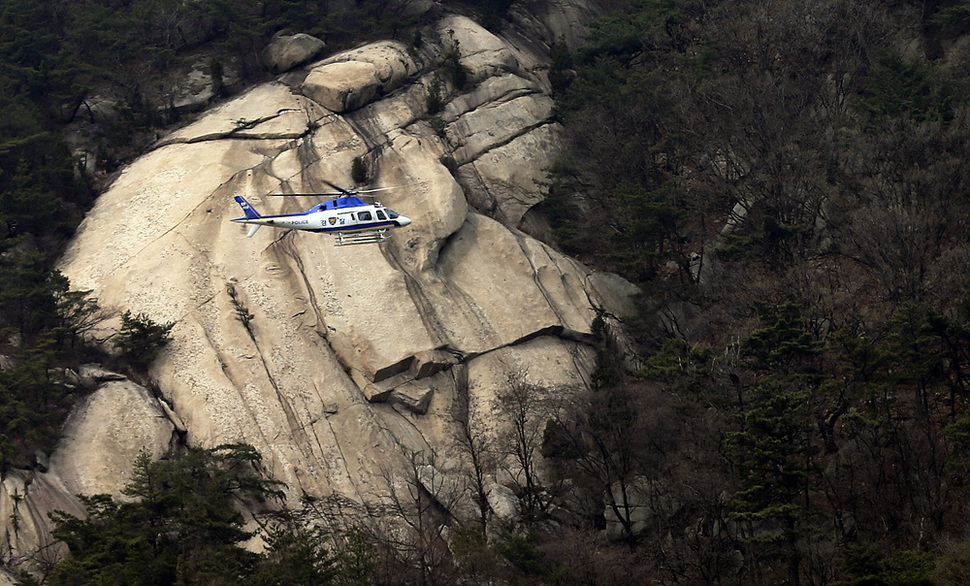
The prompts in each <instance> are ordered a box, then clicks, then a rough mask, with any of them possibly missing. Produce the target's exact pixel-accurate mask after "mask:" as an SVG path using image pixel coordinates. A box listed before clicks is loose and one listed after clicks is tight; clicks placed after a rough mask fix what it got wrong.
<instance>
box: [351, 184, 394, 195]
mask: <svg viewBox="0 0 970 586" xmlns="http://www.w3.org/2000/svg"><path fill="white" fill-rule="evenodd" d="M399 187H407V185H391V186H390V187H376V188H374V189H361V190H360V191H355V192H354V193H374V192H375V191H387V190H388V189H397V188H399Z"/></svg>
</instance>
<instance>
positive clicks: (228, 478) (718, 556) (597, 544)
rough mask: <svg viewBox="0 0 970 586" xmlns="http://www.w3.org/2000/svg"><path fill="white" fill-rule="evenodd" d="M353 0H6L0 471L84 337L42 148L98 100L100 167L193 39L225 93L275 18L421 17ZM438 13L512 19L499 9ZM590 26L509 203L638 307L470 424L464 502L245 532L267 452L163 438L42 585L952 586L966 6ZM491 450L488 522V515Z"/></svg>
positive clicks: (711, 11) (66, 527) (83, 194)
mask: <svg viewBox="0 0 970 586" xmlns="http://www.w3.org/2000/svg"><path fill="white" fill-rule="evenodd" d="M345 4H346V5H345V6H343V9H342V10H336V9H334V8H333V5H332V4H331V3H325V2H312V1H306V2H298V1H286V0H278V1H270V2H263V3H258V4H256V3H246V2H234V1H232V0H210V1H200V2H181V1H176V0H141V1H138V0H132V1H115V2H107V1H102V2H97V1H94V0H86V1H83V2H63V1H54V0H47V1H41V2H26V1H15V0H2V1H0V85H2V88H3V90H2V92H0V355H3V356H4V360H5V362H4V365H3V368H2V370H0V433H2V436H0V473H2V472H3V471H4V470H6V469H7V468H9V467H30V466H32V465H33V457H34V454H35V453H36V451H37V450H41V451H45V450H50V449H51V447H52V446H53V445H54V442H55V441H56V439H57V429H58V426H59V424H60V422H61V420H62V418H63V416H64V414H65V413H66V412H67V410H68V409H69V407H70V405H71V404H72V402H73V401H74V400H75V399H76V396H75V394H74V393H76V392H77V391H76V390H74V389H71V388H70V387H68V386H65V385H64V384H62V383H61V382H60V381H59V380H58V377H57V374H56V373H57V372H58V371H57V368H58V367H66V366H74V365H76V364H77V363H79V362H80V361H82V360H86V359H89V358H91V356H90V353H92V352H94V350H92V349H90V348H85V347H84V345H83V344H82V343H81V342H80V335H81V334H82V333H83V331H84V329H85V328H86V327H87V324H88V323H89V322H90V319H91V317H92V316H94V315H96V314H97V311H98V309H97V304H96V300H92V299H90V298H89V297H88V296H87V295H85V294H84V293H83V292H80V293H79V292H72V291H71V290H70V286H69V283H67V282H66V280H65V279H63V277H61V276H60V275H58V274H57V273H56V272H53V271H52V270H51V267H52V266H53V263H54V261H55V260H56V258H57V255H58V254H59V252H60V250H61V247H62V246H63V244H64V242H65V241H66V239H67V238H69V237H70V235H71V233H72V230H73V228H74V226H75V225H76V224H77V222H78V221H79V219H80V218H81V217H82V215H83V213H84V211H85V209H86V208H87V207H88V206H89V205H90V204H91V202H92V200H93V198H94V194H95V192H96V190H97V187H98V183H97V182H98V181H99V180H100V178H99V176H97V175H96V176H94V177H92V176H89V175H86V174H83V173H78V172H77V171H76V161H74V160H73V159H72V157H71V155H70V151H69V149H68V147H67V146H66V145H67V142H66V140H65V139H66V133H65V129H66V128H68V126H69V125H72V124H73V125H74V127H76V123H77V121H78V119H79V117H81V118H83V116H84V114H85V109H84V104H85V100H87V99H88V98H89V97H90V95H91V93H92V91H93V88H98V89H99V91H101V92H102V93H108V94H110V95H112V96H114V97H115V99H116V100H117V102H116V107H117V108H118V109H119V112H120V115H119V116H117V117H116V118H114V119H113V120H114V121H113V122H112V124H111V125H106V126H103V127H98V128H92V127H91V126H86V127H84V132H86V133H87V134H86V137H85V139H86V140H88V141H94V142H96V143H97V144H98V149H99V152H100V153H101V156H102V157H103V160H102V161H101V162H100V163H99V171H103V172H105V173H110V172H111V171H112V170H113V167H114V166H116V165H118V164H120V163H121V162H123V161H124V160H125V159H126V158H127V157H130V156H134V155H135V154H137V152H138V150H139V148H140V146H141V145H142V144H143V141H144V140H146V139H145V137H146V136H150V135H151V133H152V131H153V128H157V127H159V126H161V125H164V124H168V123H172V122H175V121H176V119H177V118H178V117H179V116H181V115H182V114H179V113H177V112H173V111H171V110H170V109H169V110H166V108H165V107H164V106H165V105H164V104H159V103H156V102H154V101H153V100H152V97H151V96H152V95H154V94H153V93H152V92H148V91H147V90H146V88H145V87H143V86H142V85H140V84H139V83H138V80H143V79H153V80H155V79H157V80H163V79H164V78H165V75H166V74H168V72H171V71H173V70H175V69H177V68H178V67H180V66H183V65H184V63H185V61H186V60H187V59H189V58H196V57H197V55H198V52H199V51H202V50H204V51H206V52H205V53H204V54H205V55H207V58H208V59H210V66H211V67H212V68H213V70H214V71H216V70H218V71H222V70H223V69H224V70H226V71H233V72H236V73H235V74H236V75H237V77H238V79H236V81H234V82H233V83H236V84H239V85H245V84H246V83H251V82H253V81H256V80H258V79H261V78H262V77H264V76H266V75H268V74H267V72H265V71H262V70H261V69H260V66H259V63H258V60H256V59H255V58H254V56H255V55H256V54H258V50H259V49H260V48H261V47H262V46H263V45H264V44H265V43H266V42H267V41H268V40H269V38H270V36H271V35H272V34H273V33H274V32H276V31H278V30H280V29H284V28H288V29H290V30H294V31H297V30H299V31H306V32H310V33H313V34H317V35H320V36H322V37H324V38H326V40H327V42H328V45H329V46H330V47H331V48H339V47H341V46H347V45H348V44H351V43H353V42H357V41H360V40H363V39H366V38H377V37H381V36H397V37H398V38H408V37H409V36H411V35H413V32H412V31H413V29H411V28H409V27H412V26H415V25H418V24H420V23H418V22H405V21H403V20H402V19H401V18H400V16H399V15H400V14H401V11H400V8H401V6H400V5H399V4H395V3H388V2H381V1H378V0H362V1H360V2H357V3H356V4H355V3H352V2H348V3H345ZM464 8H465V9H468V10H471V11H474V12H475V13H476V14H477V15H479V17H481V18H482V19H483V20H484V21H486V22H488V23H489V25H490V26H492V27H493V28H500V27H502V26H507V22H506V21H504V20H503V14H504V11H505V10H506V9H507V8H508V3H506V2H502V1H490V2H479V3H471V4H469V5H466V6H464ZM147 22H151V23H153V26H151V27H148V28H147V29H146V26H145V25H146V23H147ZM590 27H591V28H590V34H589V38H588V43H587V45H586V46H585V47H584V48H583V49H581V50H579V51H576V52H572V53H570V52H567V51H565V50H564V49H563V48H561V47H554V48H553V64H552V66H551V67H550V69H549V76H550V80H551V81H552V83H553V87H554V90H555V98H556V101H557V105H558V111H559V116H560V119H561V121H562V122H563V124H564V125H565V127H566V129H567V136H568V142H569V144H568V146H567V148H566V150H565V151H564V153H563V156H562V158H561V160H560V161H559V162H558V163H557V164H556V165H555V167H554V168H553V169H551V170H550V178H549V183H548V185H547V192H548V193H547V197H546V200H545V202H544V203H543V204H541V205H540V206H539V207H538V208H537V210H536V211H535V213H537V214H540V215H541V216H543V217H544V218H546V219H548V221H549V224H550V225H551V226H553V228H554V229H553V233H554V242H553V244H554V245H555V246H557V247H559V248H560V249H562V250H563V251H565V252H567V253H569V254H572V255H575V256H577V257H578V258H580V259H582V260H583V261H584V262H586V263H588V264H589V265H591V266H594V267H596V268H599V269H603V270H611V271H616V272H618V273H620V274H622V275H624V276H626V277H627V278H628V279H630V280H632V281H634V282H636V283H638V284H640V285H641V287H642V290H643V295H642V297H641V299H640V300H639V303H640V308H641V312H640V317H639V319H637V320H631V321H628V322H627V323H622V324H621V323H619V322H618V320H617V319H616V318H615V317H613V316H610V315H608V314H605V313H604V314H603V315H601V317H600V318H598V319H597V322H596V323H595V324H594V327H595V329H596V331H597V332H598V333H600V334H601V336H600V337H601V343H600V347H599V365H598V369H597V371H596V373H595V375H596V376H595V381H596V385H595V387H596V388H594V389H591V390H590V391H588V392H584V393H580V394H579V396H578V399H577V401H576V403H575V404H567V405H563V404H558V405H555V406H550V405H545V404H540V403H539V402H537V401H535V400H534V397H536V396H538V394H537V393H535V392H534V391H535V389H534V388H530V387H529V385H527V384H525V383H524V382H523V381H521V380H515V379H510V380H509V384H508V389H507V390H506V392H505V393H504V395H503V404H504V405H505V407H506V409H507V411H508V415H509V421H510V422H511V423H512V428H513V429H514V430H515V431H517V432H518V433H516V434H515V437H513V438H509V439H508V441H507V442H506V443H505V444H504V445H492V444H488V443H485V442H484V441H483V439H482V438H480V437H477V436H475V435H474V434H473V433H471V431H469V433H468V434H467V437H466V440H467V448H468V454H469V461H470V469H471V470H472V474H471V475H470V478H469V490H471V491H472V494H473V495H477V496H476V499H477V501H478V502H479V503H480V504H481V505H482V507H481V509H482V515H481V518H480V520H479V522H478V523H475V524H471V525H470V526H465V527H462V526H458V525H457V524H455V523H452V524H451V526H448V527H445V524H444V522H443V520H442V519H440V518H436V517H435V511H436V509H435V506H434V503H433V502H431V501H430V500H429V498H428V497H429V495H426V494H424V493H421V492H420V491H418V490H416V488H417V485H418V480H417V475H415V478H414V479H413V482H412V483H411V484H410V486H412V487H413V488H415V490H414V491H412V492H411V493H410V494H399V495H391V496H393V497H395V498H393V499H392V502H394V503H396V505H397V506H396V507H392V508H391V509H390V510H386V511H380V512H374V511H368V512H364V513H367V514H364V513H362V514H361V515H360V516H359V518H361V519H368V518H373V519H376V518H379V517H380V516H386V517H394V518H396V519H398V520H399V521H400V522H401V523H402V525H401V526H402V527H406V530H405V531H403V532H397V533H394V534H393V535H394V537H395V538H394V539H392V538H391V534H388V533H381V532H380V530H379V529H380V525H379V524H374V525H367V524H365V523H362V524H361V525H360V526H354V527H347V526H341V528H340V529H339V530H338V529H333V528H334V527H336V525H335V524H334V523H333V520H334V519H335V518H336V514H335V513H334V511H337V510H340V508H341V506H344V505H343V504H339V503H336V504H335V503H320V502H312V501H308V502H307V503H306V507H305V509H304V510H302V511H299V512H297V513H299V515H298V517H299V518H300V519H303V520H306V519H313V520H314V521H316V523H315V525H314V527H316V529H313V530H308V529H307V528H306V527H305V526H303V525H302V524H301V523H298V522H296V521H295V520H294V518H290V517H287V516H285V515H282V516H275V517H273V516H269V517H267V520H266V521H265V523H264V528H263V537H264V539H265V540H266V541H267V543H268V544H269V546H270V547H269V549H268V550H267V552H266V553H265V554H261V555H256V554H250V553H247V552H246V551H245V550H243V549H242V548H241V547H240V546H241V544H242V543H243V542H244V540H245V539H247V538H248V537H249V535H248V534H246V533H245V532H244V531H243V530H242V518H241V516H239V515H238V513H235V509H234V508H233V498H235V499H246V500H247V501H248V502H250V503H256V502H261V501H266V502H272V501H273V499H274V498H275V496H276V495H277V492H276V491H277V488H278V487H277V486H275V485H274V484H273V483H272V482H270V481H267V480H265V479H263V478H262V477H261V476H260V475H259V472H258V470H259V466H258V463H259V455H258V454H255V453H253V452H252V451H251V449H249V448H247V447H246V446H226V447H222V448H217V449H215V450H210V451H205V450H197V449H196V450H191V449H186V450H183V451H182V452H180V453H174V454H173V455H172V456H171V457H170V458H169V459H167V460H163V461H160V462H157V463H152V462H149V461H147V459H142V460H140V461H139V462H138V463H137V466H136V471H137V474H136V480H135V482H134V483H133V484H132V486H130V487H129V489H128V493H129V494H128V496H129V497H132V498H133V500H131V501H130V502H128V501H126V502H125V503H124V504H122V503H119V502H117V501H115V500H113V499H111V498H109V497H94V498H91V499H88V500H87V501H86V503H85V504H86V505H87V507H88V509H89V512H90V517H89V518H88V519H87V520H80V519H76V518H73V517H69V516H63V515H62V516H58V517H56V518H55V519H54V520H55V522H56V524H57V527H58V529H57V535H58V537H60V538H61V539H63V540H64V541H65V542H66V543H67V544H68V545H69V546H70V549H71V557H70V558H68V559H67V560H66V561H64V562H62V564H61V565H59V566H55V565H51V566H50V567H49V568H48V570H49V571H48V573H47V575H46V576H45V577H44V579H45V580H46V583H51V584H87V583H93V582H98V583H117V584H121V583H153V584H155V583H157V584H168V583H175V582H179V583H221V582H220V580H222V581H226V582H230V581H231V582H234V583H249V582H251V583H255V584H277V583H280V584H282V583H288V584H300V583H305V584H321V583H336V584H355V583H375V582H377V583H397V582H401V583H424V584H430V583H456V582H464V583H485V582H489V581H506V582H509V583H590V584H593V583H595V584H642V583H648V582H649V581H651V580H653V581H657V582H661V583H687V584H703V583H706V584H750V583H762V584H778V583H788V584H834V583H839V584H934V583H939V584H964V583H967V582H970V514H968V510H967V506H966V505H965V503H967V502H968V500H970V494H968V490H970V413H968V410H967V406H968V400H970V278H968V275H970V221H968V217H970V213H968V212H970V175H968V174H967V173H966V172H965V171H964V166H965V165H964V162H965V161H967V160H970V101H968V100H970V98H968V96H970V37H968V34H970V3H968V2H967V1H966V0H939V1H925V2H918V1H907V0H885V1H881V2H864V1H863V0H811V1H810V0H768V1H753V0H707V1H702V0H634V1H630V2H626V1H623V0H610V1H609V2H606V3H605V5H604V6H603V17H602V18H599V19H597V20H595V21H593V22H591V23H590ZM227 77H228V76H227ZM215 78H216V79H218V76H215ZM230 86H231V84H228V83H227V85H226V87H221V86H220V87H219V88H218V89H219V92H217V93H227V92H231V91H233V88H232V87H230ZM430 98H431V97H430V96H429V104H430V103H431V100H430ZM125 317H126V320H125V324H126V329H125V331H123V332H122V335H121V336H120V337H119V349H120V350H121V351H122V358H121V359H117V358H116V359H114V360H120V362H121V363H122V364H118V365H117V366H119V367H123V366H125V365H127V367H129V368H131V369H132V371H133V373H135V374H136V375H137V373H138V372H139V371H143V369H144V368H145V366H146V365H147V363H149V362H150V360H151V358H152V349H153V348H156V347H158V346H160V345H163V344H164V343H165V341H166V333H167V330H166V327H170V325H169V324H152V323H150V322H149V321H147V320H146V319H144V318H143V317H142V316H131V315H126V316H125ZM621 332H625V334H624V333H621ZM624 335H629V336H632V337H633V339H634V342H635V347H636V348H637V351H638V356H637V359H636V360H634V361H633V362H634V364H635V368H634V369H633V370H632V371H631V369H630V368H629V364H630V361H629V360H626V361H624V360H622V359H621V357H620V356H619V350H618V348H620V347H625V345H624V344H623V343H622V342H623V340H622V337H623V336H624ZM101 358H105V357H101ZM499 455H503V456H505V457H506V459H511V460H512V461H515V462H518V465H519V467H520V470H519V472H520V474H519V475H518V478H521V479H522V485H521V486H517V487H516V489H517V493H518V495H519V496H520V499H521V501H522V505H523V512H524V514H525V521H524V523H523V525H522V526H521V527H518V528H514V529H513V528H501V527H487V525H488V524H489V523H490V516H489V515H488V511H487V504H485V500H484V498H483V497H484V495H483V493H482V492H481V488H482V483H481V481H482V473H483V471H485V470H486V469H487V468H488V466H489V465H494V460H495V458H496V457H498V456H499ZM430 457H432V456H431V455H427V454H413V455H411V461H412V462H413V463H414V465H415V470H417V468H418V466H419V465H420V464H421V463H422V462H424V461H426V459H427V458H430ZM540 458H542V459H544V460H545V462H546V463H548V464H549V466H547V467H546V468H548V469H547V470H545V472H544V473H540V468H541V466H539V465H538V463H537V461H538V460H539V459H540ZM389 486H391V483H389ZM634 494H635V495H638V496H636V497H633V496H630V497H626V496H625V495H634ZM230 495H235V496H234V497H233V498H230ZM634 501H635V502H636V503H637V504H638V505H639V507H638V508H634V507H631V506H629V505H630V504H631V503H633V502H634ZM256 508H257V509H258V508H259V507H256ZM271 508H272V507H267V510H270V509H271ZM644 511H648V512H649V514H647V515H646V516H641V515H642V513H643V512H644ZM608 519H609V520H610V526H611V530H610V531H611V535H612V537H613V540H612V541H608V540H607V539H606V538H605V537H604V531H603V529H604V528H605V527H606V525H607V520H608ZM322 527H330V528H331V530H330V531H325V530H323V529H321V528H322ZM445 537H447V538H448V541H449V543H450V548H442V547H441V543H442V542H443V541H442V540H443V539H444V538H445ZM486 538H487V539H486ZM2 556H5V554H0V560H2V561H3V563H7V561H8V560H7V559H6V558H5V557H2ZM33 579H34V578H28V577H26V576H25V577H24V580H25V581H27V582H29V581H31V580H33Z"/></svg>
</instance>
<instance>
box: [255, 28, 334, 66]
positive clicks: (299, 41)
mask: <svg viewBox="0 0 970 586" xmlns="http://www.w3.org/2000/svg"><path fill="white" fill-rule="evenodd" d="M325 47H326V43H324V42H323V41H321V40H320V39H318V38H316V37H314V36H311V35H308V34H306V33H297V34H295V35H281V36H278V37H276V38H275V39H273V41H272V42H271V43H270V44H269V45H267V46H266V48H265V49H264V50H263V54H262V55H261V57H262V62H263V65H264V66H265V67H266V68H267V69H269V70H270V71H272V72H274V73H283V72H286V71H289V70H291V69H293V68H294V67H296V66H298V65H303V64H304V63H306V62H308V61H310V60H312V59H314V58H316V57H317V56H318V55H319V54H320V53H321V52H323V49H324V48H325Z"/></svg>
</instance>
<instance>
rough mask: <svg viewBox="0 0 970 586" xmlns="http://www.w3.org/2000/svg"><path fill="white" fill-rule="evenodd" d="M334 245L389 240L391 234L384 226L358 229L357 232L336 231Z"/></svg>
mask: <svg viewBox="0 0 970 586" xmlns="http://www.w3.org/2000/svg"><path fill="white" fill-rule="evenodd" d="M336 236H337V241H336V242H334V246H350V245H351V244H374V243H375V242H384V241H385V240H390V239H391V236H390V234H388V233H387V229H386V228H381V229H379V230H359V231H357V232H337V234H336Z"/></svg>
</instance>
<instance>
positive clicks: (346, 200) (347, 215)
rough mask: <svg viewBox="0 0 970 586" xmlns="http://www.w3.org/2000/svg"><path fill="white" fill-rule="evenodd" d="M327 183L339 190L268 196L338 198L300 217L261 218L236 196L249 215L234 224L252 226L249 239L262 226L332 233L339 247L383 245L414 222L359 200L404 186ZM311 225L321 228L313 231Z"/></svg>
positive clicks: (278, 215) (287, 215)
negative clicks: (397, 230)
mask: <svg viewBox="0 0 970 586" xmlns="http://www.w3.org/2000/svg"><path fill="white" fill-rule="evenodd" d="M324 183H326V184H327V185H329V186H330V187H333V188H334V189H336V190H337V191H336V192H330V193H271V194H269V196H270V197H295V196H334V195H335V196H337V197H336V199H331V200H329V201H326V202H324V203H322V204H318V205H315V206H313V207H312V208H310V209H309V210H307V211H305V212H301V213H298V214H277V215H262V214H260V213H259V212H257V211H256V208H254V207H253V206H252V204H250V203H249V202H248V201H246V198H244V197H242V196H241V195H237V196H236V197H235V198H234V199H235V200H236V203H238V204H239V206H240V207H241V208H242V209H243V212H244V213H245V214H246V216H245V217H243V218H234V219H233V220H232V221H233V222H239V223H241V224H249V225H250V228H249V233H248V234H246V237H247V238H252V236H253V234H255V233H256V231H257V230H259V228H260V226H272V227H274V228H289V229H291V230H304V231H308V232H318V233H319V232H326V233H329V234H333V235H335V236H336V237H337V239H336V242H335V243H334V244H335V245H336V246H345V245H348V244H370V243H374V242H384V241H385V240H387V239H389V238H390V237H391V236H390V234H388V230H390V229H392V228H403V227H404V226H407V225H408V224H410V223H411V219H410V218H408V217H406V216H402V215H400V214H398V213H397V212H395V211H393V210H391V209H390V208H386V207H384V206H383V205H381V204H380V202H374V203H367V202H365V201H364V200H362V199H360V197H357V196H358V195H362V196H363V197H368V196H366V195H364V194H366V193H373V192H376V191H385V190H388V189H397V188H399V187H404V186H403V185H394V186H391V187H379V188H376V189H362V190H356V189H353V190H351V189H344V188H342V187H338V186H336V185H334V184H333V183H330V182H329V181H324ZM328 224H329V226H328ZM312 226H320V228H313V227H312Z"/></svg>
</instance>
